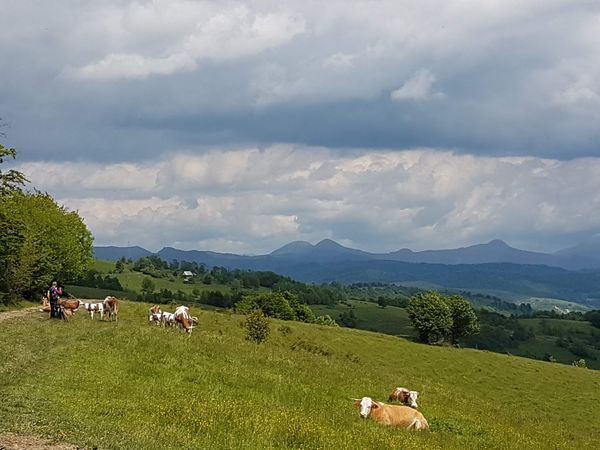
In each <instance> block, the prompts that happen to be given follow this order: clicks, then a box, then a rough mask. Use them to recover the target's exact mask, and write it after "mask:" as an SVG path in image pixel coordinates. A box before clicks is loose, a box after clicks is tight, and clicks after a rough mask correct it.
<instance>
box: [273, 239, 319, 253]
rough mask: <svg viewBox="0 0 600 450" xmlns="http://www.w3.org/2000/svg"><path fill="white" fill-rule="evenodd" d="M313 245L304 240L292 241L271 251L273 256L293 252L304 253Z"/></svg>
mask: <svg viewBox="0 0 600 450" xmlns="http://www.w3.org/2000/svg"><path fill="white" fill-rule="evenodd" d="M313 248H314V247H313V245H312V244H311V243H310V242H306V241H293V242H290V243H289V244H285V245H284V246H283V247H280V248H278V249H277V250H274V251H272V252H271V255H273V256H278V255H279V256H281V255H289V254H294V253H306V252H308V251H310V250H312V249H313Z"/></svg>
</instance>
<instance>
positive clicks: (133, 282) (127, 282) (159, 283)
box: [114, 271, 231, 294]
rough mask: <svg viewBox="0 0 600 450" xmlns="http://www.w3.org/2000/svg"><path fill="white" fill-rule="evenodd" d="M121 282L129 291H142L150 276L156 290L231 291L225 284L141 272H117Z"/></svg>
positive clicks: (187, 291) (188, 292) (189, 291)
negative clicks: (188, 281) (145, 281)
mask: <svg viewBox="0 0 600 450" xmlns="http://www.w3.org/2000/svg"><path fill="white" fill-rule="evenodd" d="M114 276H116V277H117V278H118V280H119V283H121V286H123V288H124V289H125V290H127V291H134V292H140V291H141V290H142V281H143V280H144V278H150V279H151V280H152V282H153V283H154V285H155V286H156V290H157V291H159V290H161V289H168V290H170V291H171V292H176V291H178V290H181V291H183V292H185V293H186V294H191V293H192V291H193V290H194V289H197V290H198V291H200V292H202V291H221V292H223V293H229V292H231V288H230V287H229V286H226V285H224V284H203V283H193V284H192V283H184V282H183V278H182V277H171V278H172V280H171V279H169V278H152V277H149V276H148V275H145V274H143V273H141V272H129V271H128V272H123V273H118V274H115V275H114Z"/></svg>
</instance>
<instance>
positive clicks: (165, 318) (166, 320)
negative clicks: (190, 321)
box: [160, 311, 177, 327]
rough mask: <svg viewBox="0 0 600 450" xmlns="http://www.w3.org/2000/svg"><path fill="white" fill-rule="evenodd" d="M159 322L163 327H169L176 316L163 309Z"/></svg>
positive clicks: (175, 321)
mask: <svg viewBox="0 0 600 450" xmlns="http://www.w3.org/2000/svg"><path fill="white" fill-rule="evenodd" d="M160 323H161V325H162V326H163V327H170V326H172V325H175V324H176V323H177V318H176V317H175V314H174V313H170V312H166V311H163V312H162V313H161V316H160Z"/></svg>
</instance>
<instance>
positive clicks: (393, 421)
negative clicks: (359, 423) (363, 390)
mask: <svg viewBox="0 0 600 450" xmlns="http://www.w3.org/2000/svg"><path fill="white" fill-rule="evenodd" d="M354 405H355V406H356V407H358V408H359V410H360V416H361V417H362V418H363V419H366V418H367V417H369V418H371V419H372V420H374V421H375V422H379V423H381V424H383V425H389V426H393V427H402V428H408V429H413V430H427V429H428V428H429V423H427V420H426V419H425V417H424V416H423V414H421V413H420V412H419V411H417V410H416V409H413V408H410V407H408V406H403V405H388V404H386V403H383V402H377V401H375V400H373V399H372V398H371V397H363V398H362V399H354Z"/></svg>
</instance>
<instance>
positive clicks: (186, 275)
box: [183, 270, 194, 277]
mask: <svg viewBox="0 0 600 450" xmlns="http://www.w3.org/2000/svg"><path fill="white" fill-rule="evenodd" d="M183 276H184V277H193V276H194V272H190V271H189V270H184V271H183Z"/></svg>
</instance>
